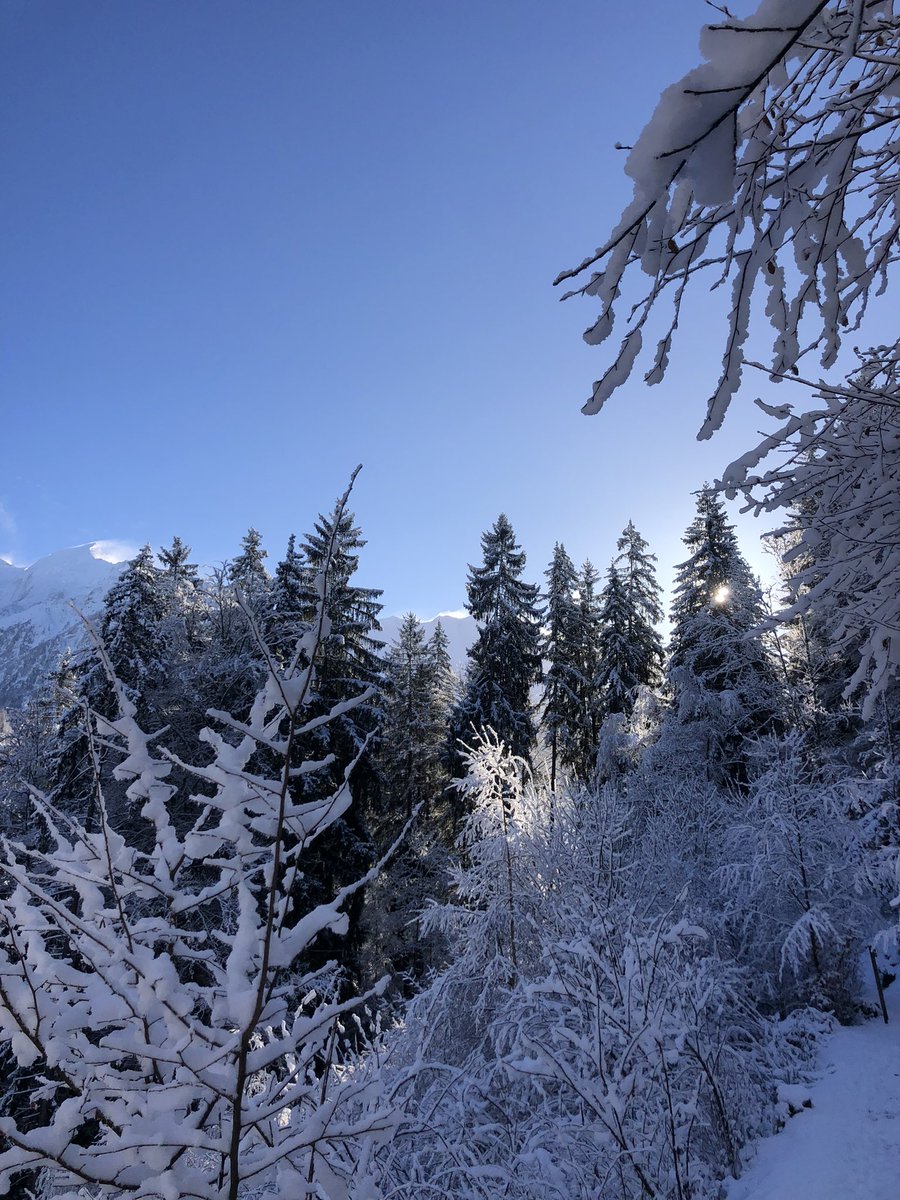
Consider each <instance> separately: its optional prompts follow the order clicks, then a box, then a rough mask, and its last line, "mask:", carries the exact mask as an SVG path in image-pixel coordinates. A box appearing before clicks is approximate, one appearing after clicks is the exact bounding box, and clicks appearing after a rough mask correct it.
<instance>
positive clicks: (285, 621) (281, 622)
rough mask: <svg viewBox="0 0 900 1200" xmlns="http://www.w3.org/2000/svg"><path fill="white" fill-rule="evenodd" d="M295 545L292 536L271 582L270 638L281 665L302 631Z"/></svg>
mask: <svg viewBox="0 0 900 1200" xmlns="http://www.w3.org/2000/svg"><path fill="white" fill-rule="evenodd" d="M296 543H297V539H296V537H295V536H294V534H293V533H292V534H291V536H290V537H289V538H288V544H287V550H286V551H285V555H284V558H283V559H282V560H281V562H280V563H279V564H278V566H277V567H276V568H275V578H274V579H273V581H272V594H271V614H270V618H269V626H270V630H271V632H270V638H271V642H272V645H273V647H274V649H275V650H276V651H277V652H278V654H279V657H280V658H281V660H282V661H283V662H289V661H290V656H291V655H292V654H293V651H294V647H295V645H296V643H297V638H298V637H299V636H300V634H301V632H302V631H303V628H304V622H303V606H304V596H305V584H304V574H303V556H302V555H301V554H300V553H299V552H298V550H297V544H296Z"/></svg>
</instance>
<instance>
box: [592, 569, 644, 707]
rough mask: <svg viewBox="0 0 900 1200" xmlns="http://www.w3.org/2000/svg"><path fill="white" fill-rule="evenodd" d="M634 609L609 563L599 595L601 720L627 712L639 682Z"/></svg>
mask: <svg viewBox="0 0 900 1200" xmlns="http://www.w3.org/2000/svg"><path fill="white" fill-rule="evenodd" d="M630 618H631V606H630V605H629V603H628V596H627V593H626V591H625V585H624V583H623V582H622V577H621V576H620V574H619V572H618V571H617V570H616V567H615V564H614V563H610V565H609V570H608V571H607V573H606V583H605V584H604V586H603V591H602V592H601V593H600V645H599V649H600V654H599V662H598V664H597V675H596V680H597V693H598V701H599V708H600V714H601V718H604V719H605V718H606V717H608V716H609V715H610V714H611V713H627V712H628V711H629V707H630V704H631V697H632V694H633V690H634V688H635V687H636V686H637V680H635V679H634V678H633V674H632V662H631V657H632V655H631V640H630V627H631V620H630Z"/></svg>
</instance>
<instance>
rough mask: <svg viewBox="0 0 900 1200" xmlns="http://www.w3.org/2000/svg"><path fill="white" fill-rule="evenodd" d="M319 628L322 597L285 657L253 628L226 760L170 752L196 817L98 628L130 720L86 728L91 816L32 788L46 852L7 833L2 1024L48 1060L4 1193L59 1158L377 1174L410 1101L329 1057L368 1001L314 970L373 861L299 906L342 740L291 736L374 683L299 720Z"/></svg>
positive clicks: (162, 1188)
mask: <svg viewBox="0 0 900 1200" xmlns="http://www.w3.org/2000/svg"><path fill="white" fill-rule="evenodd" d="M327 570H328V565H327V563H326V566H325V570H324V571H323V573H322V574H321V576H320V579H319V595H320V597H323V596H325V595H326V594H327V578H326V574H327ZM245 615H246V618H247V620H248V622H250V624H251V626H252V625H253V624H254V619H253V615H252V613H251V611H250V609H249V608H247V609H245ZM327 632H328V621H327V617H326V614H325V612H324V605H323V604H320V606H319V612H318V616H317V620H316V621H315V622H314V623H313V625H312V626H311V627H310V628H309V629H308V630H307V631H306V632H305V633H304V634H303V636H302V637H301V639H300V641H299V643H298V645H297V649H296V652H295V654H294V656H293V659H292V661H291V662H290V663H289V664H288V665H287V666H286V667H284V668H282V667H279V666H278V665H277V664H276V663H275V661H274V659H273V656H272V655H271V654H270V653H269V652H268V650H267V648H266V646H265V643H264V641H263V640H262V638H261V637H259V635H258V633H257V641H258V646H259V650H260V653H261V654H262V656H263V658H264V659H265V661H266V664H267V674H266V679H265V682H264V685H263V687H262V688H261V690H260V691H259V693H258V694H257V696H256V699H255V701H254V703H253V706H252V709H251V711H250V714H249V716H248V717H247V718H246V720H237V719H235V718H233V717H232V716H230V715H229V714H227V713H224V712H216V713H211V714H210V716H211V718H212V722H213V725H214V726H216V727H217V728H213V727H209V728H207V729H205V730H204V731H203V733H202V735H201V739H202V741H203V743H205V747H206V748H207V751H206V752H207V756H208V754H209V751H211V758H209V761H208V762H207V763H206V764H205V765H197V764H187V763H184V762H180V761H179V763H178V765H179V766H180V768H181V769H182V771H183V772H185V773H186V774H187V775H189V776H191V777H193V779H194V780H195V781H196V784H197V794H196V795H194V796H193V797H192V801H193V804H194V806H195V810H196V819H195V820H194V822H193V825H192V827H190V828H189V829H188V830H187V831H186V832H184V833H183V834H182V833H180V832H179V831H178V829H176V826H175V824H174V823H173V820H172V817H171V812H172V808H173V805H174V804H176V803H178V804H182V805H183V804H184V802H185V801H184V798H183V797H181V798H179V797H178V796H177V795H176V791H177V789H176V788H175V787H174V786H173V785H172V784H171V783H170V782H169V778H170V775H171V773H172V770H173V765H174V762H175V760H174V756H172V755H167V754H166V752H165V751H157V750H156V749H155V748H154V745H153V743H154V741H155V738H156V737H157V736H158V735H156V734H153V735H148V734H147V733H146V732H145V731H144V730H142V729H141V728H140V726H139V724H138V722H137V720H136V707H135V703H134V701H133V699H132V698H131V695H130V693H129V690H128V689H127V688H126V687H125V686H124V685H123V684H122V683H121V682H120V681H119V680H118V679H117V678H116V675H115V673H114V672H113V671H112V670H111V668H110V663H109V659H108V657H107V656H106V655H105V652H104V650H103V648H102V646H99V647H98V652H99V655H100V658H101V661H103V662H104V665H105V667H106V669H107V675H108V681H109V686H110V688H111V689H112V690H113V691H114V693H115V697H116V700H117V704H118V716H117V717H116V718H115V719H110V718H107V719H98V720H97V722H96V729H95V730H91V731H89V736H90V743H91V746H92V754H93V757H94V762H95V766H96V769H95V771H94V778H93V786H94V790H95V795H94V800H95V811H96V814H97V817H96V822H95V826H94V829H93V830H92V831H89V830H88V829H86V828H85V826H84V824H82V823H79V821H77V820H76V819H74V818H73V817H72V816H71V814H68V815H67V814H65V813H63V812H61V811H60V810H58V809H56V808H55V807H54V806H53V805H52V803H50V801H49V800H47V798H46V797H42V796H41V795H39V794H35V797H34V800H35V804H36V805H37V807H38V809H39V810H40V813H41V815H42V817H43V820H44V822H45V824H46V827H47V831H48V837H47V843H46V846H45V848H43V849H35V848H33V847H32V848H30V847H28V846H26V845H25V844H23V843H21V842H14V841H12V840H10V839H9V838H5V839H4V841H3V862H2V866H0V871H2V875H3V878H4V881H5V882H4V887H3V891H2V896H0V922H2V924H0V1040H2V1042H3V1043H4V1044H5V1045H6V1047H8V1049H9V1051H10V1052H11V1054H12V1056H14V1058H15V1060H16V1061H17V1063H18V1065H19V1068H20V1070H22V1071H32V1072H33V1073H34V1076H35V1078H34V1080H33V1081H32V1086H33V1091H32V1093H31V1096H30V1100H31V1109H30V1111H29V1112H27V1113H25V1114H20V1115H18V1116H17V1115H15V1114H14V1113H8V1114H7V1115H5V1116H3V1117H2V1118H0V1146H2V1151H0V1190H3V1189H9V1188H10V1187H11V1186H13V1181H14V1180H15V1179H19V1180H21V1178H22V1176H21V1173H22V1172H35V1171H41V1170H45V1171H48V1172H51V1173H52V1176H51V1178H52V1184H53V1186H54V1189H55V1194H57V1195H60V1196H70V1197H75V1196H76V1195H77V1194H78V1189H79V1188H81V1187H83V1186H85V1185H86V1186H87V1187H88V1189H89V1193H90V1194H91V1195H92V1196H96V1197H99V1196H109V1197H114V1196H115V1197H119V1196H122V1195H131V1196H135V1197H148V1198H149V1197H159V1198H160V1200H179V1198H181V1197H185V1196H193V1197H198V1198H200V1197H208V1198H209V1200H212V1198H213V1197H215V1198H216V1200H221V1198H223V1197H229V1198H230V1200H236V1198H237V1197H238V1195H241V1196H249V1195H252V1194H261V1193H266V1194H269V1195H273V1196H284V1197H290V1198H291V1200H296V1198H299V1197H302V1196H315V1197H318V1198H320V1200H321V1198H329V1200H338V1197H340V1198H342V1200H347V1198H349V1197H356V1196H358V1197H363V1196H365V1197H366V1198H367V1200H372V1198H373V1197H377V1196H378V1195H379V1194H380V1193H379V1191H378V1188H377V1187H376V1185H375V1183H374V1179H373V1153H374V1150H375V1148H376V1146H377V1145H378V1143H380V1142H381V1141H383V1140H384V1139H385V1138H386V1137H388V1136H389V1135H390V1133H391V1131H392V1130H393V1128H394V1125H395V1120H396V1118H395V1115H394V1113H393V1112H392V1111H391V1109H390V1106H389V1105H388V1104H387V1103H386V1102H385V1101H384V1100H383V1097H382V1094H381V1091H380V1085H379V1082H378V1075H377V1072H374V1071H372V1070H367V1069H365V1068H364V1067H360V1068H358V1069H355V1070H351V1069H348V1068H346V1067H345V1068H343V1069H338V1067H337V1057H336V1056H337V1055H338V1052H339V1045H340V1041H341V1039H340V1036H339V1035H340V1031H341V1028H342V1025H344V1024H345V1023H346V1022H347V1021H348V1020H349V1019H351V1017H352V1013H353V1011H354V1010H355V1009H356V1008H357V1007H358V1006H359V1004H360V1002H361V1000H364V999H365V997H362V998H358V997H357V998H353V999H342V998H341V996H340V994H339V993H338V991H337V990H336V989H335V987H334V979H333V971H332V970H331V969H330V968H329V967H328V966H326V967H324V968H320V969H315V970H314V969H307V968H306V967H304V961H305V960H306V958H307V955H308V952H309V950H310V947H311V946H312V945H313V943H314V942H315V939H316V938H317V936H318V935H319V934H320V933H322V932H323V931H330V932H332V933H340V932H342V931H343V930H344V929H345V927H346V923H347V917H346V915H345V914H344V913H343V912H342V906H343V905H344V904H345V903H346V901H347V900H348V899H349V898H350V897H351V896H352V895H353V894H354V893H355V892H356V891H358V889H359V888H361V887H362V886H364V884H365V883H366V882H367V879H360V880H359V881H357V882H356V883H354V884H352V885H350V886H348V887H345V888H343V889H342V890H341V891H340V892H339V893H338V894H337V895H335V896H334V897H333V898H332V899H331V900H329V901H328V902H327V903H322V904H320V905H318V906H317V907H315V908H313V909H312V910H311V911H306V912H304V911H298V910H297V908H296V907H295V905H294V897H295V895H296V891H297V884H298V882H299V881H300V880H301V879H302V873H303V869H304V852H305V851H306V849H307V847H308V846H309V845H310V843H311V842H313V841H314V840H315V839H316V838H317V837H319V836H320V835H321V834H322V833H323V832H324V831H325V830H327V829H328V828H329V826H331V825H332V824H333V823H334V822H335V821H337V820H338V819H339V818H340V816H341V814H342V813H344V812H345V811H346V809H347V807H348V805H349V803H350V791H349V787H348V784H347V779H346V777H345V779H344V781H343V782H342V783H341V784H340V786H338V787H337V789H336V790H335V791H334V792H332V793H331V794H327V795H324V796H323V795H321V794H320V792H318V791H317V792H316V793H315V795H316V799H314V800H312V801H309V802H304V799H303V787H304V783H305V781H306V780H307V779H309V778H310V777H311V775H312V774H313V773H315V772H316V771H317V770H319V769H320V768H322V767H327V765H328V762H329V760H327V759H326V760H324V762H321V763H317V762H311V761H300V760H299V758H298V755H297V753H296V747H297V745H298V743H299V742H300V740H301V739H303V738H305V737H306V736H307V735H309V734H310V733H311V732H312V731H313V729H314V728H315V727H322V726H324V725H326V724H327V723H328V722H330V721H332V720H334V719H335V718H336V717H337V716H339V715H341V714H342V713H344V712H346V711H348V710H350V709H352V708H354V707H355V706H356V705H359V704H363V703H365V702H366V700H367V698H368V696H367V694H366V693H363V694H361V695H359V696H357V697H356V698H355V699H352V700H350V701H347V702H345V703H342V704H340V705H338V706H336V708H334V709H332V711H331V712H330V713H325V714H324V715H318V716H315V717H312V718H310V717H308V715H307V711H308V706H309V705H310V704H311V702H312V700H313V698H314V694H315V686H316V684H315V674H316V660H317V651H318V648H319V646H320V644H321V642H322V640H323V637H325V636H327ZM101 742H102V744H103V745H104V746H105V747H106V748H107V749H108V751H109V752H110V753H112V752H114V751H117V752H118V753H119V755H120V761H119V764H118V766H117V767H116V769H115V774H116V777H117V778H118V779H119V780H123V781H130V783H129V786H128V789H127V796H128V799H129V801H130V802H131V804H132V805H133V810H134V811H135V812H139V813H140V817H141V819H142V821H143V823H144V830H145V836H143V837H142V839H141V846H143V847H145V848H144V849H138V848H136V847H135V846H134V845H132V844H129V842H128V841H126V839H125V837H123V836H122V834H121V833H120V832H118V831H117V830H116V828H115V827H114V825H113V823H112V821H111V820H110V817H109V813H108V812H107V808H106V804H105V801H104V793H103V782H102V777H101V773H100V770H99V765H98V763H97V746H98V745H99V744H100V743H101ZM181 811H183V809H182V810H181ZM148 845H149V846H150V848H149V849H147V848H146V846H148ZM379 990H380V985H379V987H376V988H375V989H374V991H373V992H370V993H369V995H370V996H372V995H374V994H376V993H377V992H378V991H379ZM4 1194H5V1193H4Z"/></svg>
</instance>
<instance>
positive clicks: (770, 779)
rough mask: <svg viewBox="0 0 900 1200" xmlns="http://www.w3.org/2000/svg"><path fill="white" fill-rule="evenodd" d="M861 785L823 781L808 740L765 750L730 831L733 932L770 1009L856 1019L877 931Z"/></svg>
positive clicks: (728, 925)
mask: <svg viewBox="0 0 900 1200" xmlns="http://www.w3.org/2000/svg"><path fill="white" fill-rule="evenodd" d="M858 791H859V783H858V781H856V782H854V783H852V784H851V783H849V782H848V783H844V784H841V783H834V782H822V781H821V780H820V779H819V778H817V777H816V774H815V773H814V771H813V770H812V769H811V767H810V766H809V764H808V762H807V761H806V759H805V755H804V751H803V746H802V743H801V740H800V738H799V736H793V737H789V738H787V739H785V740H783V741H781V742H774V741H773V742H770V743H767V744H764V746H763V747H762V749H761V762H760V763H759V764H758V773H757V774H756V776H755V778H753V779H752V781H751V783H750V788H749V793H748V795H747V798H746V805H745V807H744V809H743V811H742V812H740V813H736V814H735V817H734V819H733V821H732V823H731V825H730V827H729V829H728V831H727V833H726V836H725V840H724V847H723V864H722V867H721V868H720V873H719V885H720V887H721V901H720V904H719V906H718V908H719V911H720V912H721V913H722V916H723V928H724V929H725V931H726V936H727V937H728V938H729V939H730V941H731V948H732V952H733V953H734V954H735V956H736V957H737V958H738V959H739V960H740V961H741V962H742V963H744V964H745V965H746V966H747V968H748V970H749V971H750V973H751V975H752V976H753V978H754V980H755V981H756V984H757V987H758V996H759V999H760V1001H761V1003H763V1004H764V1005H769V1006H772V1007H774V1008H776V1009H778V1010H780V1011H781V1012H782V1013H785V1012H788V1011H790V1010H791V1009H793V1008H795V1007H797V1006H798V1005H799V1006H802V1005H814V1006H817V1007H820V1008H824V1009H826V1010H828V1011H834V1012H835V1013H836V1014H837V1015H838V1016H839V1017H842V1018H844V1019H846V1018H848V1017H849V1016H851V1015H852V1013H853V1011H854V1007H855V1001H856V997H857V984H858V980H857V962H858V959H859V954H860V950H861V948H862V947H863V946H864V944H865V941H866V939H867V938H869V937H871V936H872V933H873V931H874V929H875V928H876V927H877V895H876V894H875V893H874V891H873V889H872V887H871V880H869V879H868V878H867V867H868V858H869V856H868V854H867V852H866V848H865V846H864V844H863V836H864V834H865V826H864V825H863V823H861V822H859V821H855V820H852V819H851V805H852V802H853V801H854V799H855V798H856V796H857V793H858Z"/></svg>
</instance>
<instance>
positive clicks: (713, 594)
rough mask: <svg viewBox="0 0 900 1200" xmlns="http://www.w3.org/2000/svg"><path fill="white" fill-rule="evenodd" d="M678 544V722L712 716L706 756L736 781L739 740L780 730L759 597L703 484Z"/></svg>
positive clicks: (674, 681)
mask: <svg viewBox="0 0 900 1200" xmlns="http://www.w3.org/2000/svg"><path fill="white" fill-rule="evenodd" d="M684 543H685V545H686V546H687V548H688V550H690V551H691V554H690V557H689V558H688V559H686V560H685V562H683V563H681V564H680V565H679V566H678V567H677V568H676V569H677V576H676V587H675V599H674V603H673V606H672V615H671V619H672V627H673V628H672V642H671V647H670V659H669V682H670V684H671V686H672V688H673V691H674V694H675V697H676V700H677V701H678V708H679V717H680V718H681V719H685V718H686V719H691V718H692V717H694V718H695V717H707V718H708V717H709V716H710V714H711V713H715V714H716V716H715V719H714V720H713V724H714V725H715V724H716V723H717V724H718V731H717V732H716V733H715V736H714V737H713V736H712V735H711V738H710V740H709V746H710V749H709V752H708V757H710V759H712V758H713V757H717V756H718V757H720V758H722V759H723V760H724V762H725V764H726V772H727V773H728V774H729V775H731V776H733V777H737V778H740V777H742V774H743V767H742V765H741V764H742V762H743V750H742V742H743V740H744V739H745V738H746V737H748V736H757V735H759V734H762V733H768V732H775V731H777V729H778V728H779V724H778V715H779V707H780V705H779V701H778V695H777V689H776V683H775V672H774V670H773V667H772V664H771V661H770V659H769V657H768V654H767V651H766V648H765V645H764V643H763V640H762V635H761V632H760V624H761V621H762V619H763V606H762V597H761V595H760V590H759V585H758V584H757V582H756V580H755V579H754V577H753V575H752V574H751V571H750V567H749V566H748V564H747V561H746V559H745V558H744V556H743V555H742V554H741V552H740V549H739V547H738V543H737V538H736V537H735V533H734V527H733V526H732V525H730V524H729V523H728V521H727V519H726V517H725V511H724V508H723V506H722V502H721V500H720V499H719V498H718V496H717V495H716V494H715V492H713V491H712V489H710V488H709V487H708V486H704V488H703V489H702V490H701V492H700V493H699V495H698V498H697V515H696V517H695V518H694V520H693V521H692V522H691V524H690V526H689V527H688V529H687V532H686V533H685V536H684ZM713 741H715V742H716V743H717V744H718V750H717V751H714V750H713V749H712V744H713ZM729 763H730V766H729Z"/></svg>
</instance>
